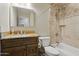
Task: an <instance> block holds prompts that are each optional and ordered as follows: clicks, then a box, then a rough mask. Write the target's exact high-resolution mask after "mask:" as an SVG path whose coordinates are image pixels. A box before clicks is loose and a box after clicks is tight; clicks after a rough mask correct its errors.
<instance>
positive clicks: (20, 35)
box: [1, 34, 39, 39]
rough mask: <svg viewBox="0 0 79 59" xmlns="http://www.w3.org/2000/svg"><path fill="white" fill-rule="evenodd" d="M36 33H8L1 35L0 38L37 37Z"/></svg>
mask: <svg viewBox="0 0 79 59" xmlns="http://www.w3.org/2000/svg"><path fill="white" fill-rule="evenodd" d="M37 36H39V35H38V34H17V35H9V36H5V37H2V38H1V39H10V38H23V37H37Z"/></svg>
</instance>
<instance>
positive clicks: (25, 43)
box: [1, 37, 38, 56]
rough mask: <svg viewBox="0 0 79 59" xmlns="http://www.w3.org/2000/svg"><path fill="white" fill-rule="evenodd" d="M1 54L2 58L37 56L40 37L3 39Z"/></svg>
mask: <svg viewBox="0 0 79 59" xmlns="http://www.w3.org/2000/svg"><path fill="white" fill-rule="evenodd" d="M1 53H2V56H37V55H38V37H24V38H10V39H2V40H1Z"/></svg>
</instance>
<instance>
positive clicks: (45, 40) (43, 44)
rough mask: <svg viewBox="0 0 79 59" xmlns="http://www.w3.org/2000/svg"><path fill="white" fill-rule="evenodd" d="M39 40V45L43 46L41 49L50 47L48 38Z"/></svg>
mask: <svg viewBox="0 0 79 59" xmlns="http://www.w3.org/2000/svg"><path fill="white" fill-rule="evenodd" d="M39 40H40V42H41V43H40V44H41V45H42V46H43V47H47V46H49V45H50V37H39Z"/></svg>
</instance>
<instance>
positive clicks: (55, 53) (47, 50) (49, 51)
mask: <svg viewBox="0 0 79 59" xmlns="http://www.w3.org/2000/svg"><path fill="white" fill-rule="evenodd" d="M45 52H46V53H50V54H53V55H59V54H60V52H59V51H58V50H57V49H55V48H53V47H51V46H48V47H45Z"/></svg>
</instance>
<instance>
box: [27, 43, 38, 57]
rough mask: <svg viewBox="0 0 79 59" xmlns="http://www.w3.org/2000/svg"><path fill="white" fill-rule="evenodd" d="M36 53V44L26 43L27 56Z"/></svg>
mask: <svg viewBox="0 0 79 59" xmlns="http://www.w3.org/2000/svg"><path fill="white" fill-rule="evenodd" d="M37 55H38V45H37V44H29V45H27V56H37Z"/></svg>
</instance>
